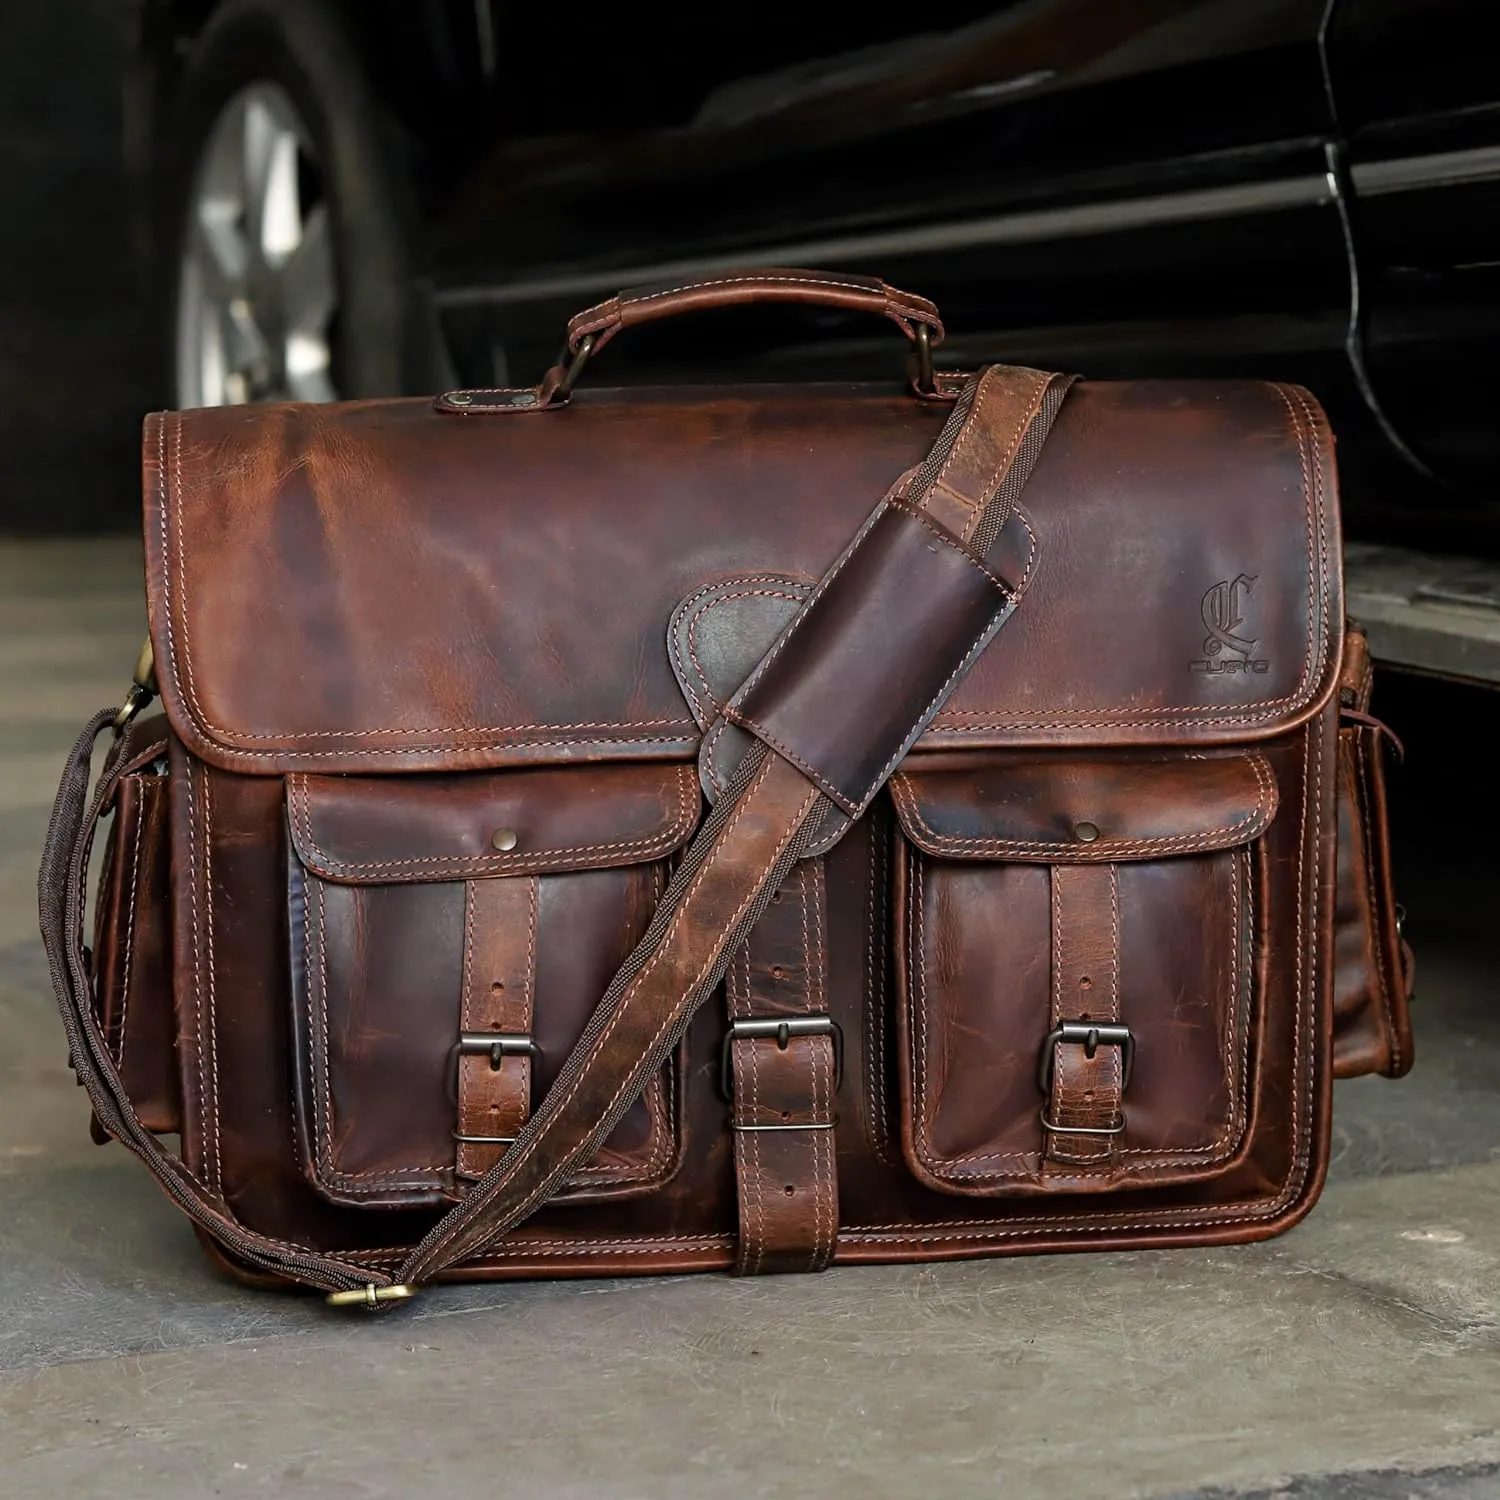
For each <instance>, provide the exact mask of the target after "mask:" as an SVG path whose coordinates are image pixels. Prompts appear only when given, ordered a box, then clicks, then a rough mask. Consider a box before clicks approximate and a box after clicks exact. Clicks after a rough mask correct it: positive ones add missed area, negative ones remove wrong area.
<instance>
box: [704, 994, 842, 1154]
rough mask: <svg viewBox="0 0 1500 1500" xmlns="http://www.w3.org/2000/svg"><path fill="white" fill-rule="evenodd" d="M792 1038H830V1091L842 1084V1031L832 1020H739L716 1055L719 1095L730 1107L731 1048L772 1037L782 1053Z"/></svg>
mask: <svg viewBox="0 0 1500 1500" xmlns="http://www.w3.org/2000/svg"><path fill="white" fill-rule="evenodd" d="M794 1036H829V1037H832V1038H833V1087H834V1091H835V1092H837V1091H838V1090H839V1089H840V1088H842V1087H843V1083H844V1028H843V1027H842V1026H840V1025H839V1023H838V1022H837V1021H835V1020H834V1019H833V1017H832V1016H786V1017H784V1018H782V1019H780V1020H771V1019H741V1020H737V1021H731V1022H730V1023H729V1030H728V1031H727V1032H726V1033H725V1036H724V1046H723V1048H722V1050H721V1051H720V1053H719V1092H720V1093H721V1094H723V1096H724V1098H725V1100H726V1101H727V1102H728V1103H730V1104H733V1103H734V1044H735V1043H736V1042H740V1041H748V1040H750V1039H751V1038H753V1037H774V1038H775V1040H776V1045H777V1047H779V1048H780V1049H781V1051H783V1052H785V1051H786V1049H787V1044H788V1043H789V1042H790V1041H791V1039H792V1038H793V1037H794ZM735 1128H736V1129H738V1130H754V1129H759V1128H766V1129H769V1128H771V1127H769V1126H768V1127H758V1126H752V1125H740V1126H736V1127H735ZM794 1128H796V1129H799V1130H801V1129H815V1128H816V1129H820V1130H821V1129H824V1128H826V1127H824V1126H816V1127H814V1126H797V1127H794Z"/></svg>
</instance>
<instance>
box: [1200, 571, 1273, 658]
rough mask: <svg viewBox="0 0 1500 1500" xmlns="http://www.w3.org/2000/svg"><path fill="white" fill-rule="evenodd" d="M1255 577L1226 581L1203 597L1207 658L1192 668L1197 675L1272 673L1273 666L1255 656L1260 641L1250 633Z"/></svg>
mask: <svg viewBox="0 0 1500 1500" xmlns="http://www.w3.org/2000/svg"><path fill="white" fill-rule="evenodd" d="M1256 576H1257V575H1255V574H1253V573H1241V574H1240V575H1239V576H1238V577H1237V578H1233V579H1230V578H1226V579H1224V580H1223V581H1222V582H1220V583H1216V584H1214V586H1213V587H1212V588H1211V589H1209V590H1207V592H1206V593H1205V594H1204V595H1203V604H1202V615H1203V628H1204V629H1205V630H1206V631H1208V634H1207V635H1206V636H1205V637H1204V640H1203V656H1202V657H1201V658H1199V659H1198V660H1197V661H1193V662H1189V663H1188V665H1189V666H1190V667H1191V668H1192V669H1193V671H1195V672H1215V673H1218V672H1269V671H1270V670H1271V663H1270V662H1269V661H1267V660H1266V659H1265V658H1264V657H1258V656H1256V654H1255V647H1256V644H1257V637H1255V636H1253V635H1250V634H1248V633H1247V629H1246V627H1247V623H1248V622H1247V620H1246V604H1245V601H1246V599H1247V598H1248V596H1249V595H1250V594H1251V593H1253V592H1254V590H1255V579H1256Z"/></svg>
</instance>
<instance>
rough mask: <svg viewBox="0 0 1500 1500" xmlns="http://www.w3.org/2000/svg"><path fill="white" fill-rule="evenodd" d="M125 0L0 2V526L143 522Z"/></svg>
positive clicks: (142, 407)
mask: <svg viewBox="0 0 1500 1500" xmlns="http://www.w3.org/2000/svg"><path fill="white" fill-rule="evenodd" d="M132 28H133V19H132V15H131V7H130V6H129V5H127V4H122V3H121V0H59V3H57V4H44V5H37V4H31V3H28V0H0V36H3V38H4V44H3V46H0V532H7V533H10V534H12V535H15V534H37V533H44V534H45V533H57V532H79V531H93V530H101V529H103V530H111V531H126V530H129V529H132V528H137V527H138V525H139V479H138V472H137V470H138V465H137V460H136V456H135V455H136V449H137V444H138V434H139V430H140V419H141V415H142V413H143V412H144V411H147V410H149V409H150V408H151V406H152V405H154V404H157V403H159V402H163V401H164V392H163V390H162V386H161V382H160V380H159V379H158V378H157V373H158V372H157V370H156V368H155V363H154V360H153V357H152V354H151V352H150V350H151V339H152V333H153V330H152V324H151V320H150V318H149V316H148V315H147V311H146V308H145V306H144V303H143V299H142V295H141V286H142V283H141V270H142V268H141V265H140V264H139V262H138V260H137V258H136V257H135V256H134V254H133V253H132V246H131V241H130V215H131V200H130V190H129V187H128V185H127V182H126V177H125V172H124V169H123V156H122V140H121V136H122V121H121V89H122V80H123V78H124V73H125V64H126V57H127V52H128V47H129V38H130V36H131V34H132Z"/></svg>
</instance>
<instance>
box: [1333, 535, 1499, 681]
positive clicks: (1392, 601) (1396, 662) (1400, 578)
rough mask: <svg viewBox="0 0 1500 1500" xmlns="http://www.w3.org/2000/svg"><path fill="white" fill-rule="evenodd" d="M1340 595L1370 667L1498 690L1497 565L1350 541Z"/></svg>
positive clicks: (1345, 558) (1345, 552)
mask: <svg viewBox="0 0 1500 1500" xmlns="http://www.w3.org/2000/svg"><path fill="white" fill-rule="evenodd" d="M1344 588H1345V597H1346V601H1347V604H1348V610H1349V614H1350V616H1351V617H1352V618H1353V619H1356V620H1358V621H1359V622H1360V623H1361V624H1362V625H1363V626H1364V627H1365V629H1366V630H1368V631H1369V633H1370V651H1371V653H1372V654H1373V655H1374V657H1375V658H1376V659H1377V660H1378V661H1382V662H1387V663H1389V664H1390V665H1392V666H1398V667H1408V668H1411V669H1413V670H1415V671H1419V672H1434V673H1438V674H1440V675H1442V676H1444V677H1461V678H1465V679H1467V680H1469V681H1474V682H1484V683H1491V684H1493V685H1495V686H1500V563H1495V562H1490V561H1487V560H1485V559H1480V558H1473V557H1438V556H1432V555H1429V554H1427V553H1423V552H1412V551H1408V550H1407V549H1406V548H1404V547H1386V546H1377V545H1375V544H1373V543H1369V542H1350V543H1349V544H1348V545H1347V546H1346V547H1345V549H1344Z"/></svg>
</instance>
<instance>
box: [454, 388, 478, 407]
mask: <svg viewBox="0 0 1500 1500" xmlns="http://www.w3.org/2000/svg"><path fill="white" fill-rule="evenodd" d="M473 404H474V398H473V397H472V396H471V395H470V394H469V393H468V392H467V391H449V392H448V405H449V406H472V405H473Z"/></svg>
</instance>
